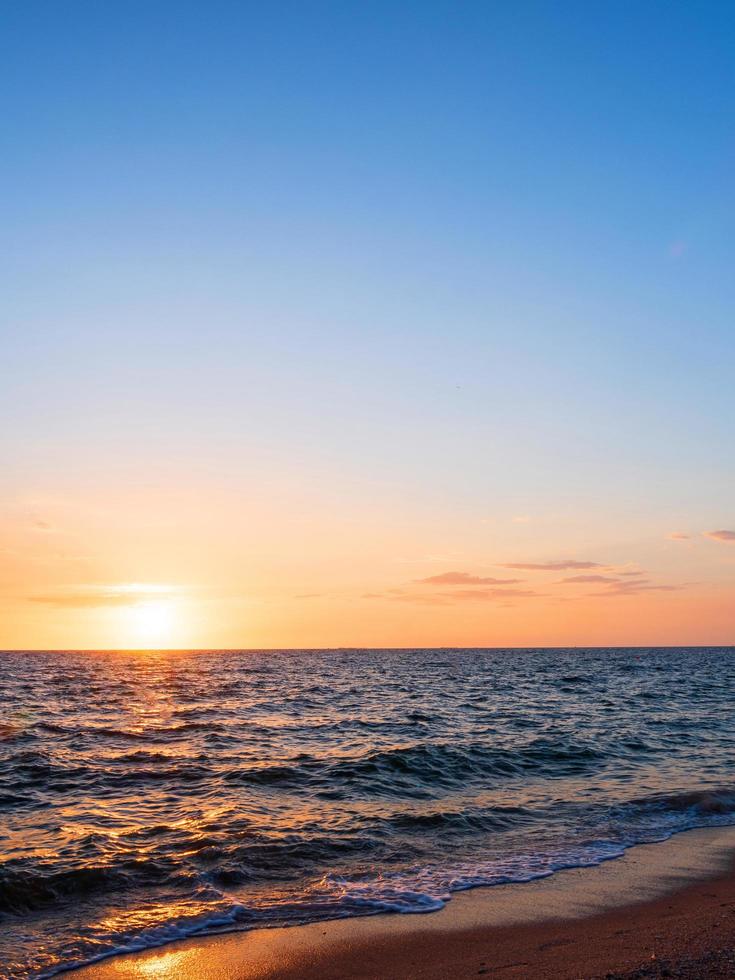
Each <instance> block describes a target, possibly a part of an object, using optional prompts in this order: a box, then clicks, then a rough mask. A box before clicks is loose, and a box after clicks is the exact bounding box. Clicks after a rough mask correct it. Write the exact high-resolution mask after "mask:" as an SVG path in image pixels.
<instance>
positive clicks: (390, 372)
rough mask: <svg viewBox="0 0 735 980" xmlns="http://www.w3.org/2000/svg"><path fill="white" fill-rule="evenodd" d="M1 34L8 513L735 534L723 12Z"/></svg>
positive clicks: (391, 7)
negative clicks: (256, 508)
mask: <svg viewBox="0 0 735 980" xmlns="http://www.w3.org/2000/svg"><path fill="white" fill-rule="evenodd" d="M0 9H1V10H2V20H3V29H2V35H3V38H4V40H3V42H2V47H3V50H2V56H1V59H0V60H1V61H2V65H3V67H2V85H1V86H0V91H1V92H2V94H1V95H0V100H1V102H2V105H1V107H0V108H1V109H2V117H3V120H4V122H3V137H2V143H3V149H2V157H3V163H2V170H3V177H4V179H3V185H2V186H3V189H2V197H3V222H2V229H1V230H0V235H1V237H2V240H3V254H4V258H5V261H4V263H3V266H4V270H5V271H4V273H3V274H2V278H3V282H2V290H3V294H4V296H5V304H4V307H5V312H4V314H3V318H4V321H5V325H4V327H3V332H4V337H5V340H4V343H3V348H4V357H3V359H2V360H3V362H4V364H3V367H2V368H0V370H2V374H3V379H2V391H1V392H0V407H1V408H2V411H3V414H4V417H5V418H6V420H8V421H9V422H10V425H9V426H8V431H7V434H6V435H5V436H4V442H5V450H4V453H3V455H4V458H5V459H6V461H7V462H6V466H7V469H6V472H5V476H4V482H5V491H4V493H5V495H6V498H7V499H8V500H17V499H21V498H24V496H27V495H39V494H44V493H50V489H49V488H50V487H55V488H56V490H58V489H59V487H60V486H63V488H64V492H65V493H67V494H70V495H71V496H74V495H75V494H76V495H78V496H79V495H81V494H82V490H81V488H82V487H84V486H86V487H98V488H99V489H100V492H102V488H103V486H104V484H105V479H108V478H109V479H110V480H112V479H113V478H114V481H115V483H116V485H117V486H130V487H136V486H139V485H140V482H141V479H144V480H145V479H150V480H151V481H152V482H153V483H155V484H156V485H162V486H165V485H167V483H168V482H171V483H173V482H174V481H176V480H178V479H180V478H181V476H182V474H196V479H197V481H198V482H199V483H200V484H201V485H202V486H204V485H208V486H212V487H214V486H221V485H223V484H226V485H227V486H231V487H244V486H246V485H247V486H248V487H250V488H251V489H252V486H253V484H254V483H257V484H258V485H260V484H262V492H263V493H264V494H268V493H270V492H271V489H272V488H273V486H274V485H280V483H281V482H284V481H285V482H290V483H292V484H293V483H294V482H297V483H298V482H300V483H301V484H303V486H305V487H306V486H314V487H316V488H319V489H318V490H315V491H314V492H315V493H316V492H322V493H324V494H325V495H326V496H327V497H329V494H330V493H333V494H334V496H335V499H339V500H343V499H344V498H345V497H349V498H350V499H351V500H353V501H354V506H355V511H356V513H358V514H359V513H361V512H362V511H361V508H364V507H368V506H369V505H371V504H372V503H373V502H374V501H375V500H376V499H379V500H380V501H381V506H382V507H383V509H384V511H385V512H390V511H391V508H392V507H393V506H394V504H395V507H396V512H398V509H400V508H399V507H398V504H397V503H396V502H397V501H400V507H403V504H404V502H405V501H406V500H412V501H413V502H414V504H415V507H416V508H417V509H419V510H421V509H422V508H423V509H424V511H425V514H426V515H429V516H430V518H431V519H432V520H435V521H437V522H441V521H442V520H444V519H445V518H446V519H447V520H449V519H452V520H453V519H454V518H455V517H456V515H457V514H458V513H459V514H465V513H466V514H468V515H472V516H473V519H474V517H478V519H479V517H481V516H482V515H490V517H491V518H493V519H494V517H495V516H496V515H500V514H502V515H512V514H523V515H526V514H529V515H532V516H534V517H535V516H537V515H547V516H548V515H557V516H558V515H562V516H563V517H564V520H565V521H566V520H567V519H568V518H569V517H570V515H578V516H579V517H580V519H581V520H586V521H587V524H586V525H585V526H586V527H589V526H592V525H595V526H597V527H599V528H603V527H604V528H606V530H605V531H604V533H603V531H600V535H602V536H603V537H605V540H607V539H608V538H610V536H611V532H610V531H609V526H613V527H614V528H615V531H614V534H613V535H612V536H614V535H617V536H618V537H620V538H621V539H622V540H624V541H626V542H627V541H628V540H637V539H638V538H640V537H641V536H643V537H645V536H646V534H651V535H658V534H659V532H660V530H661V528H665V527H668V525H669V524H671V525H672V526H679V524H681V523H682V522H683V523H684V524H688V523H690V522H691V523H692V524H693V525H695V526H697V527H700V526H701V527H702V528H706V527H720V526H722V527H731V526H732V524H733V521H735V517H734V516H733V513H732V485H733V476H734V475H735V474H734V473H733V470H734V469H735V467H734V466H733V453H732V450H731V446H732V445H733V410H734V408H735V405H734V404H733V403H734V402H735V396H734V395H733V385H732V371H733V355H734V354H735V331H733V326H732V315H733V309H734V303H733V300H734V299H735V295H734V293H735V278H734V277H733V275H732V246H733V242H732V237H733V231H732V229H733V227H734V224H733V217H734V215H733V210H734V209H733V193H732V191H733V177H732V174H733V161H734V159H735V152H734V151H735V130H734V127H733V118H735V116H734V114H733V110H734V109H735V104H734V103H735V98H734V96H735V77H734V74H735V67H734V65H733V58H732V51H733V48H734V45H735V12H734V11H733V8H732V6H731V5H728V4H724V3H723V4H719V3H702V4H696V5H695V4H684V3H656V2H646V3H639V4H635V3H632V2H631V3H628V2H621V3H595V4H590V3H574V2H566V3H550V2H547V3H530V2H519V3H479V2H476V3H430V2H422V3H408V2H402V3H401V2H396V3H371V4H353V3H308V2H303V3H286V2H283V3H271V4H254V3H252V4H251V3H222V2H219V3H218V2H213V3H206V4H204V3H184V2H177V3H165V2H154V3H136V2H126V3H123V4H99V3H91V2H90V3H85V2H75V0H70V2H68V3H64V4H59V3H51V2H48V3H39V2H34V0H28V2H24V3H22V4H17V3H15V4H13V3H5V4H3V5H2V7H1V8H0ZM141 474H145V476H143V477H141ZM330 488H331V489H330ZM427 519H429V518H428V517H427ZM483 519H485V518H483ZM647 529H648V530H647ZM559 547H560V548H563V544H562V543H561V542H560V545H559Z"/></svg>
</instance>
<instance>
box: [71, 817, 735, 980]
mask: <svg viewBox="0 0 735 980" xmlns="http://www.w3.org/2000/svg"><path fill="white" fill-rule="evenodd" d="M734 855H735V828H722V829H708V830H695V831H689V832H687V833H684V834H679V835H677V836H676V837H673V838H672V839H671V840H669V841H666V842H664V843H661V844H650V845H644V846H641V847H636V848H633V849H631V850H630V851H628V853H627V854H626V855H625V856H624V857H622V858H619V859H617V860H615V861H610V862H607V863H605V864H602V865H600V866H598V867H596V868H586V869H573V870H569V871H563V872H559V873H558V874H556V875H554V876H553V877H550V878H545V879H543V880H541V881H536V882H529V883H527V884H518V885H502V886H496V887H494V888H480V889H475V890H473V891H469V892H463V893H460V894H458V895H455V896H454V898H453V899H452V901H451V902H450V903H449V904H448V905H447V906H446V908H444V909H443V910H442V911H440V912H436V913H431V914H427V915H378V916H369V917H364V918H359V919H355V918H353V919H341V920H337V921H333V922H324V923H316V924H312V925H308V926H294V927H291V928H288V929H258V930H253V931H251V932H245V933H230V934H226V935H220V936H212V937H208V938H200V939H190V940H184V941H181V942H177V943H174V944H171V945H169V946H165V947H162V948H160V949H156V950H148V951H146V952H144V953H133V954H129V955H123V956H116V957H113V958H111V959H107V960H103V961H101V962H99V963H97V964H94V965H93V966H90V967H86V968H83V969H81V970H78V971H75V972H74V973H73V974H72V975H73V976H74V977H75V978H76V977H79V978H80V980H144V978H156V980H255V978H258V980H345V978H359V980H413V978H422V980H444V978H451V980H455V978H457V980H464V978H470V977H473V978H477V977H482V976H486V977H489V978H496V977H499V978H502V980H514V978H515V980H517V978H528V980H546V978H554V980H557V978H558V980H579V978H592V977H608V978H610V977H614V978H618V977H631V978H632V977H649V976H651V977H686V978H692V980H693V978H697V980H698V978H704V977H710V976H713V977H735V955H734V954H733V950H735V868H734V866H733V856H734Z"/></svg>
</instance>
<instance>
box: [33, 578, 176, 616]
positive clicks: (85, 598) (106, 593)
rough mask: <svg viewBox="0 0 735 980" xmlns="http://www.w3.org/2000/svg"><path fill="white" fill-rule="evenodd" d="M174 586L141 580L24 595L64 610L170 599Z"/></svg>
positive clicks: (129, 604) (174, 590) (80, 586)
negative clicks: (142, 581)
mask: <svg viewBox="0 0 735 980" xmlns="http://www.w3.org/2000/svg"><path fill="white" fill-rule="evenodd" d="M177 591H178V590H177V589H174V588H173V587H171V586H169V585H154V584H147V583H141V582H131V583H125V584H123V585H79V586H75V587H73V588H70V589H67V590H65V591H59V592H47V593H42V594H40V595H32V596H28V602H40V603H43V604H45V605H48V606H59V607H61V608H66V609H89V608H94V607H97V606H134V605H136V604H137V603H139V602H146V601H150V600H151V599H170V598H171V597H172V596H173V595H174V593H175V592H177Z"/></svg>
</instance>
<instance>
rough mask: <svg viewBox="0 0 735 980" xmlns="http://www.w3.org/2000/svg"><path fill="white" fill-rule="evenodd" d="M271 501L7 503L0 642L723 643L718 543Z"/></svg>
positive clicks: (687, 534)
mask: <svg viewBox="0 0 735 980" xmlns="http://www.w3.org/2000/svg"><path fill="white" fill-rule="evenodd" d="M271 490H272V492H271V493H270V494H267V495H260V496H258V495H250V496H248V495H247V494H242V493H239V492H237V491H236V490H235V489H233V488H231V487H229V488H228V487H222V486H219V487H216V486H210V487H209V488H206V489H205V488H201V487H200V488H198V489H196V490H193V489H188V490H182V489H179V490H178V491H176V492H170V491H166V490H164V489H160V488H159V489H150V488H149V489H148V490H138V491H135V492H133V493H131V492H130V491H129V490H128V491H126V492H123V491H121V492H119V493H116V492H115V490H114V488H113V487H110V486H108V487H107V488H106V491H105V492H104V493H102V492H99V493H96V494H95V496H93V497H91V498H90V499H85V498H84V496H83V495H82V492H81V490H79V489H77V492H76V493H69V495H67V496H58V497H51V496H48V497H44V496H41V495H38V496H35V497H28V498H26V499H22V498H19V499H17V500H15V501H14V502H12V504H11V505H9V506H7V507H6V508H5V510H4V513H3V519H2V524H1V525H0V532H1V534H2V539H1V540H2V545H1V547H2V551H1V552H0V557H1V571H0V590H1V591H0V603H1V607H0V608H1V609H2V617H1V621H0V647H2V648H6V649H9V648H35V649H49V648H62V649H73V648H86V649H95V648H130V647H143V648H145V647H173V648H181V647H218V648H219V647H234V648H242V647H322V646H327V647H330V646H393V645H395V646H475V645H476V646H497V645H504V646H505V645H512V646H525V645H529V646H530V645H543V646H548V645H552V646H556V645H558V646H566V645H585V644H590V645H613V644H620V645H625V644H630V645H645V644H662V645H667V644H670V645H686V644H728V643H732V642H733V640H734V639H735V588H733V585H732V582H733V571H734V570H735V541H734V540H732V539H731V538H730V535H729V534H727V533H718V534H715V535H712V534H711V533H710V532H711V530H712V529H709V528H706V527H705V528H701V527H680V528H670V527H665V526H643V522H642V521H639V522H637V523H636V522H632V526H630V527H628V528H627V532H628V533H627V534H626V535H623V534H621V533H620V531H619V530H617V529H615V528H611V527H606V528H603V527H602V526H600V525H599V523H598V525H597V526H595V524H594V522H593V520H592V518H590V516H589V515H588V516H587V517H584V516H582V515H579V514H576V515H575V514H574V513H573V512H569V513H566V514H563V513H561V514H555V515H541V514H540V515H532V514H531V515H529V514H521V515H518V514H515V515H514V514H512V513H506V514H499V515H497V516H495V517H493V516H488V515H487V514H482V515H481V514H479V513H475V514H473V513H468V512H466V511H461V512H459V511H458V512H454V513H451V514H450V513H444V514H443V515H442V520H440V521H439V520H437V515H436V513H434V512H433V511H432V508H431V507H428V506H426V505H416V504H413V505H411V506H409V505H408V504H407V503H403V504H396V503H395V502H394V503H393V506H392V507H387V506H386V502H385V501H384V500H382V499H381V495H380V494H379V493H377V494H372V495H370V494H368V495H367V496H365V495H363V494H361V493H360V492H357V491H356V492H355V493H354V494H353V497H352V499H351V500H347V499H346V498H343V499H342V503H340V502H339V500H338V499H336V498H335V499H331V500H330V499H324V500H322V499H320V497H319V495H318V494H317V495H313V496H311V497H309V496H308V495H301V496H300V495H299V494H298V493H297V492H296V491H295V490H294V489H293V488H291V489H290V490H289V491H285V490H282V492H280V493H279V492H278V488H277V487H272V488H271ZM289 498H291V499H289ZM299 501H300V503H299ZM715 530H718V529H715ZM720 530H721V529H720ZM672 534H673V535H674V536H673V537H672ZM623 538H625V540H624V541H623V543H621V540H620V539H623Z"/></svg>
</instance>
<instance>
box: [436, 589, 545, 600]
mask: <svg viewBox="0 0 735 980" xmlns="http://www.w3.org/2000/svg"><path fill="white" fill-rule="evenodd" d="M442 595H443V596H445V597H446V598H448V599H460V600H461V601H470V602H472V601H473V600H477V601H480V602H492V601H495V600H498V599H500V600H503V599H531V598H534V599H535V598H538V597H540V596H541V593H540V592H534V591H533V590H531V589H458V590H457V591H456V592H443V593H442Z"/></svg>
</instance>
